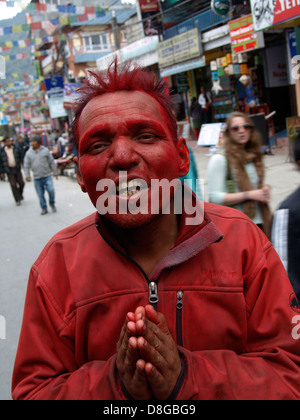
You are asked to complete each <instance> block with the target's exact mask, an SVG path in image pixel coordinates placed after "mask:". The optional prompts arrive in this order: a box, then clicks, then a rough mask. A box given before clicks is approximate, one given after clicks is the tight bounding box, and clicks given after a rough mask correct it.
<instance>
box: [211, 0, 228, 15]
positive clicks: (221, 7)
mask: <svg viewBox="0 0 300 420" xmlns="http://www.w3.org/2000/svg"><path fill="white" fill-rule="evenodd" d="M210 7H211V9H212V11H213V12H214V13H215V14H216V15H219V16H225V15H227V14H228V12H229V9H230V1H229V0H211V3H210Z"/></svg>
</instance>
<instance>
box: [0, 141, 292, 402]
mask: <svg viewBox="0 0 300 420" xmlns="http://www.w3.org/2000/svg"><path fill="white" fill-rule="evenodd" d="M190 144H191V146H192V149H193V151H194V154H195V158H196V162H197V166H198V170H199V176H200V177H201V178H205V181H204V186H205V187H206V185H207V181H206V168H207V164H208V161H209V156H208V151H209V149H208V148H203V147H196V144H195V142H190ZM265 166H266V181H267V183H269V184H270V185H271V187H272V191H273V198H272V203H271V207H272V209H273V210H274V209H275V208H276V207H277V206H278V204H279V203H280V202H281V201H282V200H283V199H284V198H285V197H286V196H287V195H289V194H290V193H291V192H292V191H294V190H295V189H296V188H297V187H298V186H299V183H300V172H297V171H296V169H295V166H294V164H293V163H290V162H287V155H286V150H285V149H279V150H277V151H276V153H275V154H274V155H268V156H265ZM54 184H55V190H56V206H57V213H52V212H49V214H47V215H45V216H41V215H40V212H41V210H40V207H39V203H38V198H37V195H36V192H35V190H34V185H33V182H31V183H26V186H25V190H24V198H25V199H24V201H23V202H22V205H21V206H20V207H17V206H16V205H15V203H14V200H13V197H12V193H11V190H10V186H9V183H8V182H7V181H6V182H0V229H1V244H0V247H1V248H0V316H1V318H0V319H1V320H2V321H3V320H5V331H3V322H2V329H1V327H0V354H1V365H0V377H1V382H0V400H7V399H11V395H10V388H11V375H12V369H13V364H14V359H15V353H16V349H17V344H18V338H19V333H20V327H21V322H22V313H23V306H24V299H25V293H26V286H27V280H28V274H29V271H30V267H31V265H32V264H33V263H34V261H35V260H36V258H37V257H38V255H39V254H40V252H41V251H42V248H43V247H44V245H45V244H46V243H47V241H48V240H49V239H50V238H51V237H52V236H53V235H54V234H55V233H56V232H58V231H59V230H61V229H63V228H65V227H66V226H68V225H70V224H72V223H74V222H76V221H78V220H80V219H81V218H83V217H85V216H87V215H88V214H90V213H92V212H93V211H94V207H93V206H92V204H91V203H90V201H89V198H88V196H87V194H83V193H82V192H81V190H80V188H79V186H78V185H77V182H76V180H75V179H74V178H71V177H66V176H60V177H59V179H58V180H55V179H54ZM204 197H205V198H207V191H205V195H204ZM28 346H30V343H28Z"/></svg>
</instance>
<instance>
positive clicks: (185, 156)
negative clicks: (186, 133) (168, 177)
mask: <svg viewBox="0 0 300 420" xmlns="http://www.w3.org/2000/svg"><path fill="white" fill-rule="evenodd" d="M176 148H177V154H178V162H179V167H178V176H185V175H186V174H187V173H188V171H189V169H190V152H189V148H188V147H187V144H186V141H185V139H184V138H183V137H179V139H178V140H177V143H176Z"/></svg>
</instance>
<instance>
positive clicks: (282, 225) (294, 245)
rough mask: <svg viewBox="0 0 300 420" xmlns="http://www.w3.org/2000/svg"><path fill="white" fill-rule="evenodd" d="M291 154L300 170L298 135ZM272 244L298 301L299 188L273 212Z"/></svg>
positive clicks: (299, 249)
mask: <svg viewBox="0 0 300 420" xmlns="http://www.w3.org/2000/svg"><path fill="white" fill-rule="evenodd" d="M293 152H294V158H295V162H296V164H297V168H298V170H300V133H299V134H298V135H297V137H296V138H295V140H294V147H293ZM272 242H273V245H274V248H275V249H276V251H277V253H278V255H279V257H280V258H281V261H282V263H283V265H284V267H285V269H286V271H287V274H288V277H289V279H290V281H291V283H292V286H293V288H294V291H295V294H296V296H297V299H298V301H300V258H299V256H300V187H299V188H298V189H297V190H296V191H294V192H293V193H292V194H291V195H290V196H289V197H287V198H286V199H285V200H284V201H283V202H282V203H281V204H280V206H279V208H278V210H276V211H275V214H274V220H273V225H272Z"/></svg>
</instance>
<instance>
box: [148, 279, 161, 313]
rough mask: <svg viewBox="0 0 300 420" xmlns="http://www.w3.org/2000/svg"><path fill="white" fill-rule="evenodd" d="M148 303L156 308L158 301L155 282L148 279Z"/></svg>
mask: <svg viewBox="0 0 300 420" xmlns="http://www.w3.org/2000/svg"><path fill="white" fill-rule="evenodd" d="M148 301H149V303H151V305H152V306H153V307H154V309H156V305H157V302H158V301H159V298H158V294H157V284H156V283H155V281H150V283H149V297H148Z"/></svg>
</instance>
